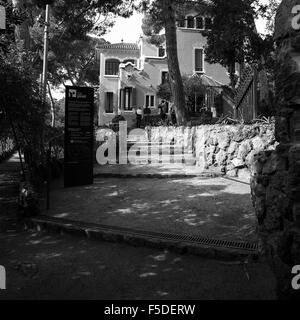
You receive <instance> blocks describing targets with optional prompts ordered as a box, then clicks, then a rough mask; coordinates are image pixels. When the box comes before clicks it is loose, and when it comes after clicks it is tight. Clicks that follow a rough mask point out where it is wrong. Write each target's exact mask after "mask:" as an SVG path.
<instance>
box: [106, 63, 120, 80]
mask: <svg viewBox="0 0 300 320" xmlns="http://www.w3.org/2000/svg"><path fill="white" fill-rule="evenodd" d="M119 65H120V61H119V60H118V59H107V60H106V61H105V75H108V76H116V75H118V74H119Z"/></svg>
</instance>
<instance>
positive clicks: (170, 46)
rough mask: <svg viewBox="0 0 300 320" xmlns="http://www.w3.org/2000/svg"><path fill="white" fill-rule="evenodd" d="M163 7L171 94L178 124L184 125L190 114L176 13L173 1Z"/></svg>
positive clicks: (168, 0) (167, 2)
mask: <svg viewBox="0 0 300 320" xmlns="http://www.w3.org/2000/svg"><path fill="white" fill-rule="evenodd" d="M162 6H163V14H164V16H163V18H164V25H165V32H166V51H167V60H168V69H169V79H170V84H171V92H172V96H173V100H174V101H173V102H174V106H175V112H176V117H177V123H178V124H179V125H184V124H185V123H186V122H187V120H188V114H187V110H186V105H185V93H184V88H183V83H182V79H181V74H180V69H179V63H178V55H177V35H176V19H175V11H174V8H173V6H172V1H171V0H164V1H162Z"/></svg>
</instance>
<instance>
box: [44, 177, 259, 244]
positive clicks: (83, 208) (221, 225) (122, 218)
mask: <svg viewBox="0 0 300 320" xmlns="http://www.w3.org/2000/svg"><path fill="white" fill-rule="evenodd" d="M50 198H51V208H50V211H45V212H44V214H48V215H51V216H54V217H57V218H65V219H70V220H80V221H84V222H90V223H98V224H104V225H112V226H121V227H127V228H133V229H139V230H145V231H156V232H167V233H188V234H194V235H199V236H209V237H212V238H217V239H224V240H249V241H255V240H256V218H255V213H254V210H253V207H252V203H251V201H250V187H249V185H248V184H245V183H240V182H237V181H234V180H228V179H224V178H221V177H216V178H204V177H196V178H164V179H158V178H152V179H149V178H147V179H145V178H123V179H120V178H98V179H95V182H94V184H93V185H90V186H82V187H75V188H67V189H64V188H63V185H62V183H61V182H60V183H58V184H56V185H55V186H53V189H52V191H51V197H50ZM43 207H44V208H45V205H43Z"/></svg>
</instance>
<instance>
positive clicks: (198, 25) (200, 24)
mask: <svg viewBox="0 0 300 320" xmlns="http://www.w3.org/2000/svg"><path fill="white" fill-rule="evenodd" d="M196 28H197V29H204V25H203V18H202V17H197V18H196Z"/></svg>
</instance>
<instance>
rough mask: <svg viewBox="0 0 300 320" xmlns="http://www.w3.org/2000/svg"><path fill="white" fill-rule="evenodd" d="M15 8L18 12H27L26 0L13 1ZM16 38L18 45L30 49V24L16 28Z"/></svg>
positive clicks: (26, 23)
mask: <svg viewBox="0 0 300 320" xmlns="http://www.w3.org/2000/svg"><path fill="white" fill-rule="evenodd" d="M12 4H13V8H14V10H16V11H19V12H24V11H25V7H24V4H25V1H24V0H12ZM15 38H16V43H17V44H18V45H22V46H23V48H24V49H29V48H30V43H31V39H30V34H29V23H28V21H26V20H25V21H24V22H23V23H21V24H20V25H16V26H15Z"/></svg>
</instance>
